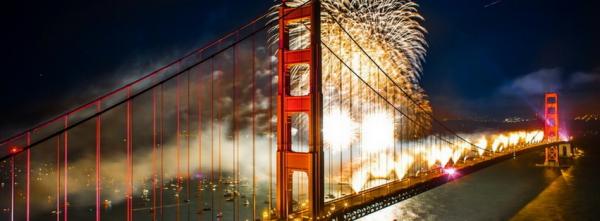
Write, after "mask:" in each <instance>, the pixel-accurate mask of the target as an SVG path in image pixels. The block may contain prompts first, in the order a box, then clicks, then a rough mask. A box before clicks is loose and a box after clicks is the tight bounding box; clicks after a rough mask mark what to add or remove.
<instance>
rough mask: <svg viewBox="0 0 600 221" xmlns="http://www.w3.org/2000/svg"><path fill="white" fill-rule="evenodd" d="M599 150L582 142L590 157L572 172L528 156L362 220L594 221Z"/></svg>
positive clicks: (592, 142)
mask: <svg viewBox="0 0 600 221" xmlns="http://www.w3.org/2000/svg"><path fill="white" fill-rule="evenodd" d="M599 144H600V142H599V139H598V138H594V139H586V140H581V141H576V146H579V147H582V149H583V150H584V151H585V156H584V157H582V158H580V159H578V160H577V161H575V163H574V166H573V167H571V168H569V169H563V170H558V169H548V168H541V167H536V166H535V164H536V163H540V162H541V161H543V155H542V152H534V153H528V154H526V155H522V156H517V158H516V159H512V160H507V161H504V162H502V163H500V164H497V165H494V166H492V167H489V168H486V169H483V170H480V171H478V172H476V173H474V174H471V175H468V176H465V177H462V178H461V179H459V180H457V181H455V182H452V183H449V184H446V185H443V186H441V187H438V188H436V189H433V190H430V191H428V192H426V193H423V194H420V195H418V196H416V197H413V198H411V199H409V200H406V201H404V202H401V203H398V204H396V205H394V206H391V207H388V208H386V209H384V210H381V211H379V212H377V213H374V214H371V215H369V216H366V217H364V218H363V219H362V220H377V221H382V220H593V219H595V218H597V217H599V215H600V192H599V191H598V187H600V177H598V176H597V175H598V174H600V166H598V165H597V164H598V162H600V159H599V158H600V150H599V149H598V148H597V147H600V145H599Z"/></svg>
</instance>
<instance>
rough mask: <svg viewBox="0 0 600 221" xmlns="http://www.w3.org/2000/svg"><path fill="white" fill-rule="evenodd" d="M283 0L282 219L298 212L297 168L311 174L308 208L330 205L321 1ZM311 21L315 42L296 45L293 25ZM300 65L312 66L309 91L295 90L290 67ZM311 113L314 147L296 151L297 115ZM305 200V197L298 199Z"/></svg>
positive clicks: (279, 152)
mask: <svg viewBox="0 0 600 221" xmlns="http://www.w3.org/2000/svg"><path fill="white" fill-rule="evenodd" d="M285 2H286V1H285V0H282V6H281V8H280V9H279V50H278V59H279V64H278V77H279V78H278V80H279V83H278V106H277V108H278V111H277V132H278V133H277V134H278V135H277V142H278V144H277V212H278V216H279V218H281V219H287V218H289V215H290V214H291V213H292V212H301V211H294V207H293V201H292V198H293V195H294V193H293V182H294V181H295V180H294V177H296V176H294V173H303V174H305V175H306V177H307V179H308V188H307V190H306V192H307V198H308V202H307V206H306V207H307V208H306V209H307V210H308V213H309V215H310V216H312V217H317V214H319V213H320V210H321V209H322V208H323V204H324V190H323V187H324V185H323V154H322V153H323V150H322V132H321V128H322V125H321V122H322V93H321V47H320V46H321V45H320V33H321V31H320V30H321V29H320V4H319V1H318V0H312V1H311V2H309V3H307V4H305V5H303V6H299V7H295V8H292V7H289V6H286V4H285ZM302 23H304V24H307V23H308V24H307V27H309V28H310V30H309V31H310V46H309V47H308V48H305V49H290V47H289V46H290V35H289V27H290V26H292V25H298V24H302ZM295 65H303V66H305V67H306V66H308V67H309V71H308V75H309V76H308V78H309V82H308V85H305V86H308V88H309V90H308V94H302V95H298V94H292V93H290V89H292V86H291V84H290V82H291V76H290V69H291V68H292V67H294V66H295ZM298 114H305V115H306V116H307V117H308V121H307V125H301V126H302V127H307V128H308V150H307V151H298V150H292V146H293V145H292V142H293V139H292V132H291V131H292V117H293V116H295V115H296V116H297V115H298ZM296 203H301V202H296Z"/></svg>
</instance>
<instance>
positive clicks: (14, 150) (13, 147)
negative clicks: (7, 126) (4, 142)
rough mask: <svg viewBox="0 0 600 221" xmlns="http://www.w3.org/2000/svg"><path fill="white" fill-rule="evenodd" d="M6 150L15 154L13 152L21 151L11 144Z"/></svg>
mask: <svg viewBox="0 0 600 221" xmlns="http://www.w3.org/2000/svg"><path fill="white" fill-rule="evenodd" d="M8 152H9V153H11V154H15V153H18V152H21V149H20V148H19V147H17V146H12V147H11V148H9V149H8Z"/></svg>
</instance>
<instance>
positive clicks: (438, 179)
mask: <svg viewBox="0 0 600 221" xmlns="http://www.w3.org/2000/svg"><path fill="white" fill-rule="evenodd" d="M556 143H558V142H554V143H538V144H532V145H528V146H523V147H521V148H519V149H516V150H514V154H516V155H520V154H523V153H525V152H530V151H534V150H538V149H541V148H544V147H547V146H550V145H555V144H556ZM512 156H513V151H504V152H499V153H496V154H495V155H494V156H487V157H483V158H478V159H473V160H469V161H468V162H466V163H459V164H456V165H454V168H455V169H456V171H457V173H456V174H455V175H453V176H451V175H448V174H445V173H443V172H442V171H441V170H437V171H435V172H430V173H428V174H425V175H422V176H419V177H410V178H406V179H402V180H397V181H393V182H390V183H388V184H385V185H381V186H379V187H376V188H372V189H368V190H364V191H361V192H359V193H356V194H353V195H349V196H346V197H343V198H340V199H337V200H334V201H330V202H327V203H326V204H325V209H324V211H323V213H322V214H321V215H320V216H319V217H317V219H327V220H355V219H358V218H360V217H363V216H365V215H368V214H370V213H373V212H376V211H378V210H381V209H383V208H385V207H388V206H391V205H393V204H396V203H398V202H401V201H403V200H405V199H408V198H410V197H413V196H415V195H417V194H420V193H422V192H425V191H427V190H430V189H433V188H435V187H438V186H440V185H442V184H445V183H448V182H451V181H453V180H455V179H458V178H459V177H460V176H464V175H467V174H469V173H472V172H475V171H477V170H480V169H483V168H486V167H488V166H491V165H494V164H496V163H498V162H500V161H503V160H506V159H510V158H511V157H512ZM309 217H310V214H308V213H307V212H299V213H296V214H294V215H293V216H291V217H290V218H301V219H308V218H309Z"/></svg>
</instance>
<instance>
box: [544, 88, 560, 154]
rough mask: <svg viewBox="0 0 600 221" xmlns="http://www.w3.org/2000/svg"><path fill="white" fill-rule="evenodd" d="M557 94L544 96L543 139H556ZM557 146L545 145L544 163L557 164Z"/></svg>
mask: <svg viewBox="0 0 600 221" xmlns="http://www.w3.org/2000/svg"><path fill="white" fill-rule="evenodd" d="M558 125H559V122H558V94H557V93H546V94H545V96H544V139H545V140H546V141H548V142H554V141H558V139H559V136H558ZM558 157H559V154H558V146H551V147H546V158H545V160H544V165H546V166H558V165H559V163H558Z"/></svg>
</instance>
